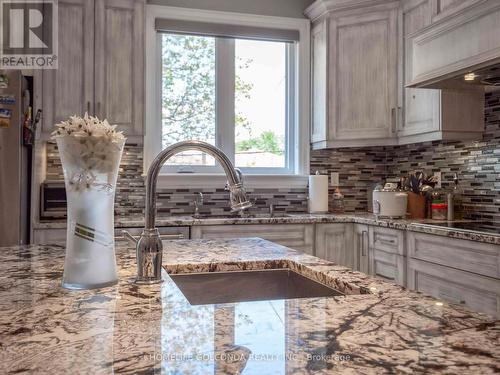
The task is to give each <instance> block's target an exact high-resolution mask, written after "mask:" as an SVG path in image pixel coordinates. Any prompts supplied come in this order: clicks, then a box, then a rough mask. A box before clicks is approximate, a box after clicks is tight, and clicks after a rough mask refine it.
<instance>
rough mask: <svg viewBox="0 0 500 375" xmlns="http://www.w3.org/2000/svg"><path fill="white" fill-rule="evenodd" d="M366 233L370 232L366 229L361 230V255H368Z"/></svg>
mask: <svg viewBox="0 0 500 375" xmlns="http://www.w3.org/2000/svg"><path fill="white" fill-rule="evenodd" d="M365 234H368V232H367V231H366V230H364V231H362V232H361V256H364V257H365V256H366V247H365Z"/></svg>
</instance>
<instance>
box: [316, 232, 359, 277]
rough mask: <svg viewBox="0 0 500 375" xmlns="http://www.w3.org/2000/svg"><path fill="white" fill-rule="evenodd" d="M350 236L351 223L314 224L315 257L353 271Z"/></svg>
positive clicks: (352, 252) (351, 234)
mask: <svg viewBox="0 0 500 375" xmlns="http://www.w3.org/2000/svg"><path fill="white" fill-rule="evenodd" d="M352 236H353V225H352V224H351V223H346V224H343V223H339V224H316V246H315V247H316V256H317V257H319V258H323V259H326V260H329V261H332V262H335V263H337V264H340V265H342V266H346V267H350V268H353V269H354V268H355V267H354V263H355V262H354V251H353V249H352Z"/></svg>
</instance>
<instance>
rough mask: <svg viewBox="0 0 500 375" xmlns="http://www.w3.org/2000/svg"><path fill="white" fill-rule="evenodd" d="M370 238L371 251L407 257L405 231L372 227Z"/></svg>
mask: <svg viewBox="0 0 500 375" xmlns="http://www.w3.org/2000/svg"><path fill="white" fill-rule="evenodd" d="M369 237H370V239H369V242H370V248H371V249H375V250H382V251H385V252H386V253H392V254H399V255H405V251H404V250H405V249H404V248H405V246H404V231H402V230H397V229H390V228H381V227H373V226H372V227H370V231H369Z"/></svg>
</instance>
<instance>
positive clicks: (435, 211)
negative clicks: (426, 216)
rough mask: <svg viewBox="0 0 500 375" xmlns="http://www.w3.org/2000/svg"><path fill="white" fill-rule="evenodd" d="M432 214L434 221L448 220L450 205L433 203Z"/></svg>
mask: <svg viewBox="0 0 500 375" xmlns="http://www.w3.org/2000/svg"><path fill="white" fill-rule="evenodd" d="M431 212H432V219H433V220H446V218H447V214H448V204H446V203H432V205H431Z"/></svg>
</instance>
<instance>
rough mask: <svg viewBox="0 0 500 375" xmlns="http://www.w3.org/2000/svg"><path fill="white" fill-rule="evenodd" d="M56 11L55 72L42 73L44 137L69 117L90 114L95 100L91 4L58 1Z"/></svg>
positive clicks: (78, 0) (76, 0) (88, 1)
mask: <svg viewBox="0 0 500 375" xmlns="http://www.w3.org/2000/svg"><path fill="white" fill-rule="evenodd" d="M58 10H59V13H58V18H57V20H58V28H59V30H58V68H57V69H45V70H43V71H42V72H41V75H42V106H43V121H42V133H44V135H45V136H47V135H48V134H50V132H52V130H53V127H54V124H56V123H58V122H60V121H62V120H65V119H67V118H68V117H69V116H72V115H74V114H83V113H85V111H89V112H91V111H92V108H91V105H92V103H93V100H94V28H93V27H88V25H92V24H93V22H94V1H93V0H59V2H58ZM69 35H70V36H71V37H68V36H69Z"/></svg>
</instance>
